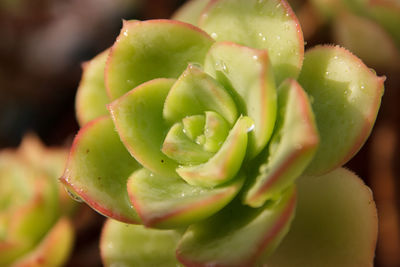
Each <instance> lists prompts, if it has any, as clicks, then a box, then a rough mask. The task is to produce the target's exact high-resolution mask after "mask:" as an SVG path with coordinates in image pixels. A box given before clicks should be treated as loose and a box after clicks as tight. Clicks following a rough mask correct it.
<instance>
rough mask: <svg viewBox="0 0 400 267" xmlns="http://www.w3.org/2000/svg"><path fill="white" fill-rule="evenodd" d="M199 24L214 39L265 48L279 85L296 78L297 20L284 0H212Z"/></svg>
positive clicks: (300, 56)
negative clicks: (287, 79) (288, 79)
mask: <svg viewBox="0 0 400 267" xmlns="http://www.w3.org/2000/svg"><path fill="white" fill-rule="evenodd" d="M199 25H200V27H201V28H202V29H205V31H206V32H208V33H209V34H210V35H211V37H213V38H214V39H216V40H217V41H232V42H235V43H237V44H241V45H245V46H249V47H253V48H257V49H265V50H268V52H269V56H270V58H271V63H272V66H273V69H274V74H275V78H276V82H277V84H278V85H279V84H280V83H281V82H282V81H283V80H285V79H286V78H289V77H291V78H297V76H298V74H299V72H300V69H301V64H302V61H303V55H304V40H303V34H302V32H301V28H300V24H299V22H298V20H297V18H296V16H295V15H294V13H293V11H292V9H291V8H290V6H289V5H288V4H287V2H286V1H284V0H268V1H267V0H247V1H242V0H215V1H212V2H211V3H210V4H209V5H208V7H207V8H206V9H205V11H204V13H203V14H202V16H201V19H200V22H199Z"/></svg>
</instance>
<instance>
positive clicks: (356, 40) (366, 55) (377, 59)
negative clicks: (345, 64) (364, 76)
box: [333, 12, 400, 71]
mask: <svg viewBox="0 0 400 267" xmlns="http://www.w3.org/2000/svg"><path fill="white" fill-rule="evenodd" d="M399 16H400V12H399ZM399 26H400V23H399ZM333 30H334V38H335V40H336V42H337V43H338V44H340V45H341V46H343V47H346V48H347V49H349V50H350V51H352V52H353V53H354V54H355V55H357V56H359V57H360V58H361V59H362V60H363V61H364V62H365V63H366V64H367V65H368V66H373V67H375V68H378V69H384V70H388V71H390V70H396V69H400V46H399V48H398V47H396V43H395V42H394V40H393V38H392V37H391V36H390V35H389V34H388V33H387V32H386V31H385V29H384V28H382V27H381V26H380V25H379V24H377V23H376V22H374V21H372V20H370V19H365V18H363V17H359V16H355V15H352V14H350V13H342V14H341V15H340V16H339V17H338V18H337V19H336V20H335V21H334V23H333ZM377 47H379V49H377Z"/></svg>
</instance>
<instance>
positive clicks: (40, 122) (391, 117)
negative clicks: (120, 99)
mask: <svg viewBox="0 0 400 267" xmlns="http://www.w3.org/2000/svg"><path fill="white" fill-rule="evenodd" d="M184 2H185V1H184V0H36V1H32V0H0V148H5V147H16V146H18V145H19V143H20V141H21V138H22V137H23V135H24V134H25V133H27V132H35V133H37V134H38V135H39V137H40V138H41V139H42V140H43V142H44V143H46V144H47V145H58V146H69V145H70V144H71V142H72V139H73V137H74V135H75V133H76V132H77V130H78V124H77V122H76V119H75V113H74V98H75V93H76V89H77V87H78V84H79V80H80V76H81V71H82V69H81V64H82V63H83V62H85V61H87V60H89V59H91V58H92V57H94V56H95V55H96V54H98V53H99V52H101V51H103V50H104V49H106V48H108V47H110V46H111V45H112V43H113V41H114V40H115V38H116V36H117V35H118V34H119V30H120V28H121V26H122V19H140V20H145V19H153V18H169V17H170V16H171V14H172V13H173V12H174V11H175V10H176V9H177V8H178V7H179V6H180V5H182V4H183V3H184ZM289 2H290V3H291V4H292V6H293V8H294V10H295V12H296V14H297V16H298V17H299V20H300V22H301V24H302V28H303V32H304V36H305V41H306V48H309V47H312V46H314V45H316V44H320V43H335V44H341V45H342V46H345V47H348V48H349V49H350V50H352V51H353V52H354V53H355V54H356V55H358V56H359V57H362V58H363V60H364V61H365V62H366V64H367V65H368V66H369V67H371V68H373V69H375V70H376V72H377V74H378V75H385V76H386V77H387V80H386V82H385V94H384V96H383V101H382V106H381V110H380V113H379V115H378V119H377V122H376V125H375V128H374V130H373V133H372V135H371V136H370V138H369V139H368V141H367V143H366V145H365V146H364V147H363V148H362V150H361V151H360V152H359V153H358V154H357V155H356V156H355V158H353V159H352V160H351V161H350V162H349V163H348V164H347V165H346V166H347V167H348V168H350V169H351V170H353V171H354V172H355V173H357V174H358V175H359V176H360V177H362V178H363V179H364V181H365V182H366V183H367V184H368V185H369V186H370V187H371V189H372V191H373V192H374V197H375V201H376V204H377V207H378V214H379V220H380V225H379V232H380V233H379V239H378V247H377V252H376V266H400V230H399V227H400V219H399V216H400V212H399V211H400V209H399V207H400V197H399V195H400V194H399V193H400V192H399V188H400V187H399V184H400V182H399V179H400V177H399V174H400V152H399V151H400V149H399V148H400V144H399V136H400V123H399V122H400V118H399V117H400V108H399V102H400V92H399V90H400V36H399V34H400V33H396V30H397V31H398V32H400V31H399V30H398V29H399V27H400V22H399V21H400V4H399V2H398V1H397V2H396V0H393V4H390V3H392V1H390V0H381V1H378V0H375V1H373V2H377V3H378V4H379V3H386V4H385V5H386V6H387V9H388V10H394V11H393V13H390V12H389V13H390V14H389V15H388V14H387V13H385V12H388V11H387V10H383V14H384V17H386V18H387V17H388V16H389V17H390V16H393V19H392V20H389V22H387V20H382V19H381V17H382V16H380V15H379V14H380V13H379V12H381V11H380V10H381V9H382V8H381V7H380V6H378V9H379V8H381V9H379V10H378V11H376V12H375V11H371V12H369V11H368V12H363V11H359V10H357V9H356V8H353V7H352V6H346V5H345V4H338V3H339V2H341V1H339V0H338V1H335V0H310V1H305V0H304V1H301V0H291V1H289ZM344 2H346V1H344ZM349 2H357V1H349ZM387 3H389V4H387ZM396 12H397V13H396ZM375 13H376V14H378V15H370V14H375ZM381 13H382V12H381ZM396 16H398V17H396ZM397 22H398V23H399V24H398V27H397V28H395V29H394V30H393V29H392V28H393V24H394V23H397ZM88 212H91V211H89V210H88ZM92 216H94V218H92V219H91V227H89V228H87V227H86V228H85V230H84V231H82V232H80V233H79V235H78V238H77V243H76V246H75V250H74V253H73V255H72V258H71V260H70V261H69V263H68V264H67V266H78V267H79V266H101V262H100V257H99V254H98V253H99V252H98V237H99V231H100V229H101V226H102V223H103V217H102V216H100V215H95V214H94V213H93V215H92Z"/></svg>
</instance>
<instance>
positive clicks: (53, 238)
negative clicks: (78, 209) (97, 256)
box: [12, 218, 74, 267]
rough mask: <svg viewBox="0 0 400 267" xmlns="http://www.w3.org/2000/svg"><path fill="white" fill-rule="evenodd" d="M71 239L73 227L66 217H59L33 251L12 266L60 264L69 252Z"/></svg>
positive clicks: (31, 266)
mask: <svg viewBox="0 0 400 267" xmlns="http://www.w3.org/2000/svg"><path fill="white" fill-rule="evenodd" d="M73 239H74V229H73V227H72V225H71V223H70V222H69V221H68V220H67V219H66V218H61V219H59V220H58V222H57V223H56V224H55V225H54V226H53V228H51V230H50V231H49V233H47V235H46V236H45V238H44V239H43V240H42V241H41V242H40V243H39V244H38V246H37V247H36V248H35V249H34V250H33V251H31V252H30V253H29V254H27V255H26V256H24V257H23V258H22V259H20V260H18V261H17V262H15V263H14V264H13V265H12V266H13V267H26V266H30V267H35V266H37V267H56V266H62V264H63V263H64V262H65V260H66V259H67V257H68V256H69V253H70V252H71V249H72V243H73Z"/></svg>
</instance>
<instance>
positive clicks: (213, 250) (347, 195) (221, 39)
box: [61, 0, 384, 266]
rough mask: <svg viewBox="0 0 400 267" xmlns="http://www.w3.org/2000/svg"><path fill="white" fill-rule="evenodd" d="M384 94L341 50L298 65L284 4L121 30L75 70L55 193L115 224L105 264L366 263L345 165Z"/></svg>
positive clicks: (186, 10)
mask: <svg viewBox="0 0 400 267" xmlns="http://www.w3.org/2000/svg"><path fill="white" fill-rule="evenodd" d="M383 81H384V78H382V77H377V76H376V74H375V72H374V71H373V70H371V69H369V68H368V67H367V66H366V65H364V63H363V62H361V60H359V59H358V58H357V57H355V56H354V55H353V54H351V53H350V52H349V51H347V50H346V49H344V48H341V47H338V46H330V45H325V46H317V47H315V48H312V49H310V50H309V51H307V52H306V53H304V41H303V35H302V31H301V28H300V25H299V22H298V20H297V18H296V16H295V15H294V13H293V12H292V10H291V8H290V7H289V5H288V4H287V3H286V2H285V1H282V0H250V1H248V0H246V1H244V0H214V1H199V0H195V1H191V2H189V3H188V4H187V5H185V6H184V7H183V8H182V9H181V10H180V11H178V12H177V13H176V14H175V16H174V17H173V20H149V21H124V22H123V27H122V30H121V33H120V35H119V36H118V38H117V40H116V42H115V43H114V45H113V46H112V47H111V48H110V49H108V50H106V51H104V52H103V53H101V54H100V55H98V56H97V57H95V58H94V59H93V60H91V61H89V62H88V63H85V64H84V73H83V78H82V81H81V84H80V86H79V89H78V93H77V99H76V107H77V118H78V121H79V123H80V125H81V126H82V128H81V130H80V131H79V133H78V134H77V136H76V137H75V140H74V143H73V145H72V148H71V152H70V156H69V160H68V163H67V167H66V170H65V173H64V175H63V177H62V178H61V181H62V182H63V183H64V185H65V186H66V187H67V188H68V190H69V191H70V192H71V194H74V195H75V196H76V197H77V198H81V199H82V200H83V201H85V202H86V203H87V204H88V205H90V206H91V207H92V208H94V209H95V210H97V211H98V212H100V213H101V214H103V215H105V216H107V217H109V218H111V219H109V220H108V221H107V223H106V225H105V227H104V230H103V234H102V240H101V252H102V256H103V261H104V264H105V265H106V266H111V265H114V264H120V265H121V266H160V265H163V266H176V265H179V264H183V265H185V266H251V265H258V264H264V263H268V266H367V265H371V264H372V260H373V255H374V248H375V242H376V235H377V216H376V208H375V205H374V202H373V199H372V194H371V192H370V190H369V189H368V187H367V186H365V185H364V183H363V182H362V181H361V180H360V179H359V178H358V177H357V176H356V175H355V174H353V173H351V172H350V171H348V170H346V169H343V168H341V166H342V165H343V164H345V163H346V162H347V161H348V160H349V159H350V158H351V157H352V156H353V155H354V154H355V153H356V152H357V151H358V150H359V149H360V147H361V146H362V145H363V143H364V142H365V140H366V139H367V137H368V135H369V133H370V131H371V129H372V126H373V124H374V121H375V118H376V115H377V112H378V109H379V106H380V101H381V96H382V94H383ZM296 207H297V208H296ZM296 209H297V212H296ZM282 240H283V241H282Z"/></svg>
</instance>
